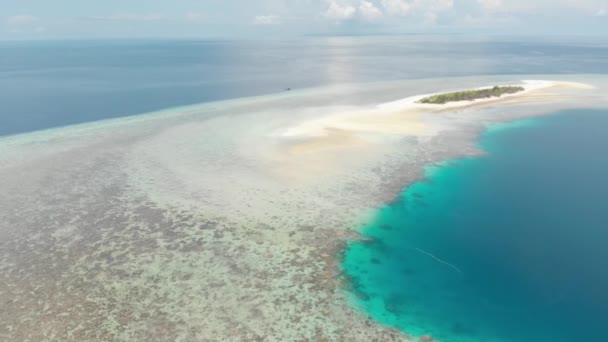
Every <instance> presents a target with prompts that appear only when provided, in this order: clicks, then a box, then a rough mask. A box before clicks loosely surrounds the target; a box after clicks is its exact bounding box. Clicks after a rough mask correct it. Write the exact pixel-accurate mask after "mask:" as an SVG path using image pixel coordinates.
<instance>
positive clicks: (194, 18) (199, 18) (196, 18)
mask: <svg viewBox="0 0 608 342" xmlns="http://www.w3.org/2000/svg"><path fill="white" fill-rule="evenodd" d="M184 19H186V21H188V22H191V23H200V22H204V21H205V16H204V15H202V14H200V13H196V12H188V13H186V15H185V16H184Z"/></svg>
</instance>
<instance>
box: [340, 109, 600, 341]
mask: <svg viewBox="0 0 608 342" xmlns="http://www.w3.org/2000/svg"><path fill="white" fill-rule="evenodd" d="M522 127H526V129H521V128H522ZM606 129H608V113H606V112H602V111H590V110H578V111H568V112H563V113H560V114H558V115H554V116H550V117H546V118H542V119H534V120H524V121H521V122H516V123H510V124H508V125H501V126H494V127H492V128H491V129H489V130H488V131H487V132H486V133H485V134H484V135H483V136H482V137H481V139H480V141H479V143H480V145H481V147H483V148H484V149H486V150H487V151H488V152H489V153H488V154H487V155H485V156H483V157H478V158H467V159H461V160H451V161H447V162H443V163H441V164H438V165H435V166H431V167H429V168H427V169H426V177H425V179H424V180H423V181H420V182H418V183H415V184H414V185H412V186H410V187H409V188H407V189H406V190H404V191H403V193H402V194H401V196H400V197H399V198H398V199H397V200H396V201H395V202H394V203H391V204H389V205H387V206H385V207H382V208H379V209H378V212H377V215H376V216H375V220H374V221H373V222H372V223H371V224H370V225H369V226H367V227H365V229H364V230H363V233H364V234H365V235H367V236H369V237H370V239H369V240H366V241H363V242H353V243H352V244H351V245H350V246H349V248H348V249H347V250H346V252H345V255H344V261H343V265H342V266H343V270H344V273H345V274H346V275H348V276H349V279H351V281H352V287H351V288H352V291H350V292H349V294H350V300H351V302H352V304H353V305H354V306H355V307H357V308H358V309H360V310H361V311H362V312H364V313H366V314H369V315H370V316H371V317H372V318H374V319H375V320H376V321H378V322H380V323H382V324H386V325H389V326H394V327H397V328H400V329H402V330H404V331H406V332H408V333H411V334H414V335H423V334H429V335H432V336H433V337H435V338H436V339H438V340H440V341H456V342H461V341H462V342H465V341H466V342H470V341H487V342H492V341H522V342H528V341H530V342H531V341H535V342H537V341H554V342H562V341H563V342H572V341H586V342H587V341H604V340H605V338H604V336H603V334H602V330H603V328H602V327H603V326H605V325H606V324H608V318H607V317H608V296H607V295H606V291H605V289H608V271H607V270H608V262H607V260H608V251H606V248H605V246H606V244H607V243H608V226H607V224H606V222H608V201H606V200H605V199H606V198H608V185H607V182H606V181H605V180H604V178H605V175H606V174H608V154H606V153H605V150H606V148H607V147H608V136H607V135H606V134H605V131H606Z"/></svg>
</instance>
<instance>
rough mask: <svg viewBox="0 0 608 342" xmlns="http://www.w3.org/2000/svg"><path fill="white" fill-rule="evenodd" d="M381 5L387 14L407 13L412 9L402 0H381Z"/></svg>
mask: <svg viewBox="0 0 608 342" xmlns="http://www.w3.org/2000/svg"><path fill="white" fill-rule="evenodd" d="M382 7H384V9H385V10H386V12H387V13H388V14H389V15H407V14H408V13H410V11H411V10H412V6H411V5H410V4H408V3H407V2H405V1H404V0H382Z"/></svg>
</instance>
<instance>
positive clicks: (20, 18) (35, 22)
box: [5, 14, 46, 33]
mask: <svg viewBox="0 0 608 342" xmlns="http://www.w3.org/2000/svg"><path fill="white" fill-rule="evenodd" d="M5 24H6V29H7V31H8V32H10V33H40V32H44V31H46V28H45V27H44V26H42V25H40V19H39V18H38V17H35V16H33V15H30V14H19V15H14V16H12V17H8V18H7V19H6V22H5Z"/></svg>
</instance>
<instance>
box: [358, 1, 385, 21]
mask: <svg viewBox="0 0 608 342" xmlns="http://www.w3.org/2000/svg"><path fill="white" fill-rule="evenodd" d="M359 14H360V15H361V18H363V19H364V20H366V21H375V20H378V19H380V18H382V15H383V14H382V11H380V9H378V7H376V6H375V5H374V4H372V3H371V2H369V1H366V0H362V1H361V4H360V5H359Z"/></svg>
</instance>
